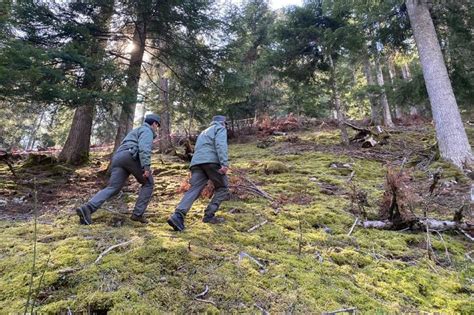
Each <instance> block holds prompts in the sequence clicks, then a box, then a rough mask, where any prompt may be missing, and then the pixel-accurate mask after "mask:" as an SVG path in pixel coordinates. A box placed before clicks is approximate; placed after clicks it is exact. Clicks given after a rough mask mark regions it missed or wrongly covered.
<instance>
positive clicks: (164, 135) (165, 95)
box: [158, 65, 173, 153]
mask: <svg viewBox="0 0 474 315" xmlns="http://www.w3.org/2000/svg"><path fill="white" fill-rule="evenodd" d="M158 72H159V76H160V102H161V113H160V116H161V126H160V152H162V153H167V152H169V151H170V150H171V149H172V148H173V145H172V143H171V132H170V129H171V121H170V100H169V80H168V78H167V77H166V68H165V67H164V66H162V65H160V66H159V69H158Z"/></svg>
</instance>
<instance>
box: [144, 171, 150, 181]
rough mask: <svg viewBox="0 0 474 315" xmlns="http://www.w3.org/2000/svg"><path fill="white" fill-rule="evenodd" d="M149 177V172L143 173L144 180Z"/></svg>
mask: <svg viewBox="0 0 474 315" xmlns="http://www.w3.org/2000/svg"><path fill="white" fill-rule="evenodd" d="M150 175H151V171H143V177H145V179H147V178H148V177H150Z"/></svg>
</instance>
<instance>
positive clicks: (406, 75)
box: [402, 63, 418, 116]
mask: <svg viewBox="0 0 474 315" xmlns="http://www.w3.org/2000/svg"><path fill="white" fill-rule="evenodd" d="M402 78H403V80H404V81H407V82H409V81H411V72H410V67H409V66H408V63H404V64H403V65H402ZM409 114H410V116H415V115H418V109H417V108H416V106H413V105H411V106H410V109H409Z"/></svg>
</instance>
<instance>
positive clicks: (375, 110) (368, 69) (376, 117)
mask: <svg viewBox="0 0 474 315" xmlns="http://www.w3.org/2000/svg"><path fill="white" fill-rule="evenodd" d="M364 73H365V79H366V80H367V86H368V87H371V86H374V85H375V81H374V77H373V75H372V66H371V62H370V60H369V57H368V56H367V57H366V58H365V60H364ZM369 102H370V118H371V120H372V123H373V124H374V125H380V124H381V122H382V121H381V119H380V114H379V112H380V111H379V106H378V105H377V100H376V98H375V96H374V94H373V93H372V92H370V91H369Z"/></svg>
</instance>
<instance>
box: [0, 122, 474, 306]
mask: <svg viewBox="0 0 474 315" xmlns="http://www.w3.org/2000/svg"><path fill="white" fill-rule="evenodd" d="M298 136H299V137H300V138H301V139H302V141H314V142H317V144H327V145H335V144H336V143H339V141H340V140H339V133H338V132H337V131H334V132H332V131H330V132H322V133H314V132H305V133H303V134H300V135H298ZM397 136H398V135H394V137H397ZM427 141H428V140H427ZM284 144H285V145H287V143H284ZM272 149H274V148H273V147H270V148H266V149H261V148H257V147H256V146H255V142H252V143H247V144H236V145H231V147H230V155H231V163H232V167H236V168H242V169H245V170H246V171H247V172H248V176H249V178H251V179H252V180H253V181H254V182H255V183H257V185H259V187H261V188H262V189H264V190H265V191H267V192H268V193H270V194H271V195H272V196H274V197H275V198H276V199H277V200H280V198H281V197H283V196H284V197H286V198H287V199H284V198H282V199H281V200H283V199H284V200H286V201H285V202H282V203H281V204H279V205H278V207H279V209H280V212H279V214H278V215H275V214H274V209H273V207H274V206H275V205H273V206H272V204H271V203H270V202H269V201H268V200H266V199H263V198H258V197H254V196H252V197H250V198H248V199H246V200H243V201H240V200H233V201H228V202H226V203H224V204H223V205H222V207H221V209H220V212H219V214H220V215H221V216H223V217H224V218H225V219H226V223H225V224H221V225H207V224H204V223H202V222H201V219H202V215H203V209H204V208H205V207H206V205H207V202H208V201H209V200H206V199H199V200H197V201H196V202H195V204H194V206H193V208H192V209H191V211H190V213H189V214H188V215H187V217H186V225H187V230H186V231H185V232H183V233H179V234H177V233H175V232H173V231H171V229H170V228H169V226H168V225H167V224H166V218H167V216H168V215H169V214H170V213H171V212H172V211H173V209H174V207H175V206H176V204H177V203H178V202H179V199H180V198H181V195H179V194H174V191H175V190H176V188H177V186H178V185H179V183H180V181H182V180H183V179H184V178H185V176H186V175H187V173H188V171H187V167H188V165H187V163H178V162H176V161H174V160H171V159H168V158H167V157H164V159H166V161H165V164H163V163H161V162H160V161H158V158H157V157H155V158H154V160H153V166H154V168H155V169H158V168H163V171H167V170H169V169H172V170H173V172H169V173H165V174H164V175H163V176H161V175H157V176H156V178H155V182H156V186H155V196H154V198H153V199H152V202H151V203H150V206H149V209H148V215H149V218H150V220H151V223H150V224H149V225H146V226H143V225H141V224H138V223H134V222H132V221H130V220H129V219H128V215H126V216H124V215H118V214H114V213H111V212H108V211H101V210H99V211H98V212H97V213H95V214H94V224H93V225H92V226H87V227H85V226H79V225H77V218H76V216H75V215H74V214H73V213H72V214H71V213H70V212H68V211H69V210H70V209H71V208H73V207H72V205H67V206H65V208H64V209H61V211H59V212H57V213H56V212H55V213H54V216H53V215H51V214H46V215H45V216H43V217H41V218H40V222H45V223H44V224H43V223H42V224H40V225H39V235H38V239H39V240H40V242H39V243H38V248H37V249H38V263H37V267H38V272H37V273H36V274H35V276H34V279H35V281H36V283H37V281H38V280H39V277H40V275H41V272H42V271H43V270H45V277H44V284H43V288H42V290H41V291H42V294H41V299H39V300H38V307H37V311H38V312H40V313H61V312H63V313H64V312H67V309H68V308H69V309H71V311H74V312H86V311H87V310H99V309H103V310H108V311H109V312H110V313H112V314H123V313H153V312H156V313H166V312H172V313H218V312H228V313H257V312H260V310H259V309H258V308H257V307H256V306H255V305H259V306H260V307H262V308H264V309H265V310H267V311H268V312H270V313H287V312H288V313H301V314H309V313H322V312H327V311H331V310H336V309H340V308H344V307H356V308H357V309H358V311H360V312H362V313H377V312H378V313H398V312H439V313H466V314H468V313H472V312H473V307H472V303H471V302H472V297H471V295H472V292H474V287H473V285H472V278H473V275H474V267H472V264H471V263H470V262H469V261H468V260H467V258H466V257H465V253H466V251H467V250H468V248H469V244H467V243H466V242H465V241H464V240H463V238H462V236H459V235H449V234H443V238H444V242H442V241H441V240H440V239H439V238H438V237H436V236H433V238H432V245H433V249H434V251H435V253H436V255H437V258H438V259H439V260H441V261H442V262H443V263H444V262H446V261H447V260H446V257H445V253H444V252H445V248H444V246H446V247H447V250H448V252H449V255H450V258H451V261H452V263H451V264H450V265H436V263H435V262H433V261H431V260H428V258H427V255H426V246H425V243H424V242H425V237H426V236H425V235H424V233H421V234H415V233H413V234H411V233H406V232H395V231H378V230H367V229H362V228H361V227H359V226H357V227H356V228H355V229H354V231H353V233H352V234H351V236H347V233H348V231H349V229H350V228H351V226H352V224H353V222H354V216H353V215H352V214H349V213H347V209H348V207H349V205H350V201H349V198H348V195H347V192H348V191H349V189H350V187H348V185H347V183H346V181H347V178H348V175H347V174H346V173H341V172H339V171H338V170H336V169H332V168H330V167H329V165H330V164H331V163H332V162H339V163H350V164H351V167H352V169H353V170H354V172H355V174H354V177H353V180H352V182H353V183H354V184H355V185H356V186H357V188H358V189H362V190H364V191H366V192H367V194H368V199H369V202H370V204H371V206H370V207H369V208H368V209H369V210H370V211H372V212H375V211H376V209H377V201H378V200H379V199H380V196H381V194H382V192H383V183H384V180H385V179H384V176H385V169H384V166H383V165H382V164H381V163H379V162H375V161H370V160H363V159H354V158H351V157H349V156H345V155H336V154H330V153H326V152H312V151H308V152H304V153H301V154H289V155H279V156H275V153H274V151H272ZM93 158H94V159H98V160H103V159H106V157H105V155H104V156H102V155H100V154H97V155H96V154H95V153H94V155H93ZM273 162H277V163H278V164H279V165H281V164H283V165H284V166H286V167H287V166H289V165H291V171H289V172H283V173H278V174H277V173H273V172H269V174H263V173H262V172H260V171H259V170H260V168H261V167H262V165H266V164H268V163H273ZM438 166H440V165H438ZM438 166H437V164H435V167H438ZM444 167H445V166H443V168H444ZM75 171H76V172H77V173H78V174H79V175H80V176H81V177H82V176H84V177H85V176H87V174H90V173H91V170H90V166H89V167H83V168H78V169H77V170H75ZM449 172H451V170H450V171H449ZM449 172H448V173H445V174H449V176H450V178H451V177H452V178H454V177H455V176H458V175H459V174H454V173H453V174H451V173H449ZM327 185H330V186H331V187H333V188H334V190H336V191H337V194H334V195H327V194H323V193H321V190H322V187H324V186H327ZM303 197H305V198H307V199H301V198H303ZM135 198H136V194H135V193H130V194H127V197H126V198H125V199H124V198H122V199H120V200H112V201H111V203H110V205H111V206H112V207H115V206H117V207H123V206H124V205H123V203H126V204H127V206H128V207H129V208H131V207H133V202H134V200H135ZM288 198H289V199H288ZM299 200H304V201H303V202H298V201H299ZM124 208H125V207H124ZM230 209H237V210H234V211H232V212H229V210H230ZM117 220H121V221H122V222H123V223H122V225H121V226H120V227H115V226H116V225H114V224H113V223H114V222H116V221H117ZM264 220H267V221H268V222H267V223H266V224H265V225H263V226H261V227H259V228H257V229H255V230H254V231H252V232H248V230H249V229H250V228H251V227H253V226H255V225H257V224H258V223H260V222H263V221H264ZM32 228H33V224H32V222H31V221H27V222H12V221H0V238H1V239H2V242H0V309H1V310H2V311H3V312H6V313H19V312H22V311H23V307H24V302H25V301H26V295H27V291H28V283H29V272H30V270H31V260H32V239H33V234H32ZM329 229H330V230H329ZM132 239H133V242H132V243H130V244H129V245H127V246H124V247H119V248H116V249H114V250H112V251H110V252H109V253H108V254H106V255H105V256H104V257H103V258H102V260H101V261H100V262H99V263H97V264H95V263H94V261H95V260H96V258H97V257H98V256H99V255H100V253H102V252H103V251H104V250H106V249H107V248H109V247H110V246H112V245H115V244H118V243H121V242H124V241H127V240H132ZM241 252H245V253H247V254H249V255H251V256H252V257H254V258H255V259H257V260H258V262H259V263H260V264H262V265H263V266H264V268H261V267H260V266H259V265H258V264H256V263H255V262H253V261H252V260H251V259H249V258H248V257H243V258H241V259H239V253H241ZM48 256H50V260H49V263H48V264H46V262H47V260H48ZM434 270H436V271H434ZM206 285H207V286H208V287H209V292H208V293H207V295H206V296H205V297H204V299H207V300H209V301H212V302H214V303H215V305H213V304H210V303H204V302H199V301H196V300H195V296H196V295H197V294H199V293H200V292H202V291H204V288H205V287H206Z"/></svg>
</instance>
